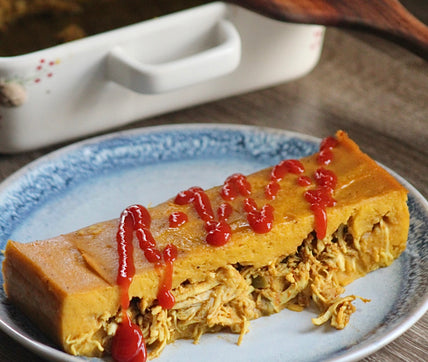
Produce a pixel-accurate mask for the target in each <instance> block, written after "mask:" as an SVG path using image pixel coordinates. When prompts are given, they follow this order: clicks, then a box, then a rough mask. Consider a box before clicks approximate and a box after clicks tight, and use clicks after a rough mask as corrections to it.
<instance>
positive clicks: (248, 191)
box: [3, 131, 409, 360]
mask: <svg viewBox="0 0 428 362" xmlns="http://www.w3.org/2000/svg"><path fill="white" fill-rule="evenodd" d="M406 200H407V191H406V190H405V189H404V188H403V187H402V186H401V185H400V184H399V183H398V182H397V181H396V180H395V179H394V178H393V177H392V176H391V175H390V174H389V173H388V172H386V171H385V170H384V169H383V168H381V167H380V166H379V165H377V163H376V162H375V161H373V160H372V159H370V158H369V157H368V156H367V155H366V154H364V153H362V152H361V151H360V150H359V148H358V146H357V145H356V144H355V143H354V142H353V141H352V140H350V139H349V138H348V136H347V134H346V133H344V132H342V131H339V132H337V134H336V136H335V137H328V138H326V139H324V140H323V142H322V143H321V145H320V150H319V152H317V153H316V154H314V155H312V156H309V157H306V158H303V159H301V160H284V161H282V162H280V163H279V164H277V165H275V166H274V167H271V168H268V169H264V170H261V171H259V172H256V173H254V174H251V175H248V176H244V175H242V174H234V175H231V176H230V177H228V178H227V179H226V180H225V182H224V184H223V185H221V186H218V187H214V188H212V189H209V190H206V191H204V190H202V189H201V188H199V187H191V188H190V189H188V190H184V191H182V192H180V193H178V194H177V195H176V196H175V197H173V198H172V199H170V200H168V201H166V202H165V203H162V204H159V205H157V206H155V207H151V208H146V207H144V206H141V205H138V204H136V205H132V206H130V207H128V208H127V209H125V210H124V211H123V212H122V214H121V216H120V218H119V219H117V220H110V221H106V222H101V223H98V224H95V225H92V226H89V227H86V228H83V229H81V230H78V231H76V232H72V233H69V234H66V235H61V236H58V237H54V238H52V239H48V240H42V241H35V242H32V243H19V242H16V241H9V242H8V244H7V246H6V251H5V261H4V263H3V274H4V281H5V284H4V288H5V291H6V294H7V296H8V298H9V300H10V301H11V302H12V303H14V304H15V305H17V306H18V307H19V308H20V309H21V310H22V311H23V312H24V313H25V314H26V315H27V316H28V317H29V318H31V319H32V320H33V321H34V322H35V323H36V324H37V325H38V326H39V327H40V328H41V329H42V330H43V331H45V332H46V333H47V334H48V335H49V336H50V337H51V338H52V339H53V340H55V341H56V342H57V343H58V344H59V345H60V346H62V348H63V349H64V350H65V351H66V352H68V353H71V354H75V355H84V356H101V355H104V354H110V353H111V354H112V355H113V357H114V358H115V359H116V360H122V359H123V358H124V355H131V356H140V357H141V359H142V360H144V359H145V358H146V357H147V356H148V358H154V357H157V356H159V354H160V353H161V351H162V350H163V349H164V348H165V346H166V345H167V344H168V343H171V342H173V341H174V340H177V339H181V338H188V339H194V340H195V341H198V340H199V339H200V338H201V336H202V335H203V334H204V333H207V332H217V331H220V330H228V331H230V332H233V333H237V334H238V335H239V338H238V343H240V341H241V340H242V338H244V335H245V333H247V332H248V325H249V322H250V321H251V320H253V319H255V318H259V317H262V316H265V315H270V314H274V313H276V312H279V311H280V310H282V309H284V308H289V309H291V310H297V311H300V310H302V309H304V308H305V307H307V306H308V305H309V304H310V303H313V304H315V305H316V306H317V307H318V308H319V311H320V314H319V315H318V316H314V318H313V320H312V321H313V323H314V324H316V325H320V324H324V323H330V325H331V326H333V327H335V328H337V329H342V328H344V327H345V326H346V325H347V324H348V322H349V320H350V316H351V314H352V313H353V312H354V311H355V306H354V305H353V304H352V302H353V301H354V300H355V299H356V298H358V297H357V296H354V295H348V296H343V295H342V294H343V293H344V286H346V285H347V284H348V283H350V282H352V281H353V280H355V279H357V278H359V277H362V276H364V275H365V274H367V273H368V272H371V271H373V270H375V269H377V268H380V267H385V266H388V265H390V264H391V263H392V262H393V261H394V259H396V258H397V257H398V256H399V255H400V253H401V252H402V251H403V250H404V249H405V246H406V240H407V233H408V227H409V213H408V209H407V204H406ZM361 297H364V296H361ZM363 300H364V299H363ZM364 301H366V300H364ZM290 328H292V327H291V326H290Z"/></svg>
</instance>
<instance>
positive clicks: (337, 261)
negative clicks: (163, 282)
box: [74, 220, 390, 359]
mask: <svg viewBox="0 0 428 362" xmlns="http://www.w3.org/2000/svg"><path fill="white" fill-rule="evenodd" d="M373 232H376V233H381V234H382V237H383V240H384V241H383V244H382V245H379V248H378V249H379V250H377V254H378V257H377V258H384V259H385V260H384V261H383V263H384V264H389V263H390V260H389V259H390V257H389V254H388V252H389V250H386V249H388V247H389V241H388V236H389V235H388V227H387V223H386V222H385V221H383V220H381V221H380V222H379V223H378V224H376V225H375V227H374V228H373V230H372V233H373ZM362 239H363V238H362ZM381 240H382V239H381ZM361 241H362V240H358V241H357V240H354V238H353V236H352V234H350V233H349V232H348V227H347V226H346V225H342V226H341V227H340V228H339V229H338V230H337V231H336V232H335V233H334V234H333V235H332V236H331V237H330V238H326V239H324V240H318V239H317V238H316V237H315V235H314V234H313V233H312V234H310V235H309V236H308V237H307V238H306V240H304V242H303V243H302V244H301V246H300V247H299V248H298V250H297V252H296V253H295V254H294V255H291V256H288V257H285V258H279V259H278V260H276V261H274V262H272V263H271V264H269V265H267V266H265V267H262V268H254V267H253V266H243V265H239V264H238V265H228V266H226V267H222V268H220V269H219V270H217V271H216V272H215V273H214V272H213V273H210V274H209V275H208V277H207V279H206V280H205V281H203V282H199V283H191V282H188V281H186V282H185V283H183V284H182V285H180V286H179V287H178V288H176V289H175V290H173V294H174V295H175V297H176V303H175V305H174V307H173V308H172V309H170V310H164V309H162V308H161V307H160V306H158V305H156V304H154V305H147V303H145V302H144V300H142V299H139V298H134V299H133V300H132V302H131V307H130V308H129V311H128V312H129V313H130V314H131V316H132V319H133V321H134V322H135V323H137V324H138V325H139V326H140V327H141V329H142V331H143V334H144V338H145V340H146V344H147V346H148V349H149V358H150V359H152V358H155V357H157V356H159V355H160V353H161V352H162V350H163V348H164V347H165V346H166V344H168V343H171V342H173V341H174V340H176V339H181V338H187V339H193V340H194V341H195V343H197V342H198V340H199V339H200V337H201V336H202V334H204V333H208V332H218V331H220V330H229V331H231V332H233V333H237V334H239V338H238V344H240V343H241V341H242V338H243V336H244V334H245V333H247V331H248V324H249V321H250V320H252V319H255V318H258V317H261V316H264V315H270V314H273V313H277V312H279V311H280V310H282V309H284V308H288V309H291V310H294V311H301V310H303V309H304V308H305V307H307V306H308V305H309V303H310V302H311V301H313V303H314V304H315V305H316V306H317V307H318V308H319V310H320V315H319V316H318V317H316V318H313V319H312V322H313V323H314V324H315V325H321V324H324V323H327V322H328V321H329V322H330V325H331V326H333V327H335V328H337V329H342V328H344V327H345V326H346V325H347V323H348V322H349V318H350V316H351V314H352V313H353V312H354V311H355V306H354V305H353V304H352V302H353V301H354V300H355V299H356V298H360V297H357V296H354V295H350V296H346V297H342V296H341V294H342V293H343V292H344V288H343V286H342V285H341V284H340V282H339V281H338V278H337V275H338V274H337V273H338V272H347V273H353V272H354V273H355V274H358V273H359V272H358V266H357V264H358V260H359V259H360V256H361V255H362V253H364V251H361V250H360V248H361V245H360V243H361ZM381 264H382V260H381V261H380V263H379V265H381ZM360 299H361V300H363V301H364V302H366V301H368V300H366V299H363V298H360ZM120 322H121V319H120V313H118V315H117V316H116V317H112V318H109V319H104V320H103V321H102V322H101V329H102V330H103V332H104V334H105V337H104V342H103V345H104V346H108V344H109V341H110V340H111V338H112V336H113V335H114V334H115V331H116V328H117V324H118V323H120ZM87 337H88V336H86V337H85V339H86V343H88V342H89V341H88V340H87V339H88V338H87ZM74 342H78V341H74ZM80 342H82V341H80ZM103 349H104V348H103V347H101V346H100V350H101V351H102V350H103Z"/></svg>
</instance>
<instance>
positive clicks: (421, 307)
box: [0, 123, 428, 362]
mask: <svg viewBox="0 0 428 362" xmlns="http://www.w3.org/2000/svg"><path fill="white" fill-rule="evenodd" d="M210 129H212V130H216V131H228V130H234V131H242V132H244V133H245V132H252V133H255V132H257V133H263V134H275V135H278V136H286V137H289V138H298V139H299V140H303V141H307V142H310V143H319V142H320V141H321V138H319V137H316V136H312V135H308V134H305V133H300V132H298V131H291V130H286V129H280V128H274V127H265V126H255V125H242V124H233V123H221V124H217V123H184V124H166V125H154V126H147V127H144V126H143V127H138V128H131V129H126V130H119V131H114V132H110V133H106V134H102V135H98V136H94V137H90V138H87V139H82V140H79V141H76V142H74V143H71V144H68V145H65V146H63V147H60V148H58V149H56V150H53V151H51V152H48V153H46V154H44V155H42V156H40V157H38V158H37V159H35V160H32V161H31V162H29V163H28V164H26V165H24V166H23V167H21V168H19V169H18V170H16V171H15V172H13V173H12V174H10V175H9V176H8V177H6V178H5V179H4V180H3V181H1V182H0V195H1V194H2V193H3V192H4V191H5V190H6V189H7V188H8V187H9V186H11V185H13V184H14V183H15V182H17V181H19V179H20V178H22V177H23V176H24V175H26V174H28V173H30V172H32V171H34V170H37V169H38V168H39V167H40V166H41V165H43V164H45V163H49V162H52V161H55V160H59V159H61V157H63V156H64V157H66V156H67V155H68V154H70V153H71V152H74V151H76V150H78V149H81V148H83V147H86V146H90V145H96V144H99V143H101V142H105V141H108V140H112V139H115V138H120V137H131V138H132V137H133V136H137V135H144V134H148V135H149V134H154V133H170V132H173V131H181V132H182V131H186V132H199V131H202V130H204V131H207V130H210ZM363 152H364V151H363ZM379 165H380V166H381V167H383V168H385V169H386V170H387V171H388V172H390V173H391V174H392V175H393V176H394V177H395V178H396V179H397V180H398V181H399V182H400V183H401V184H402V185H403V186H404V187H405V188H406V189H407V190H408V193H409V194H412V196H413V197H414V198H415V200H417V202H418V203H419V204H420V206H421V207H422V208H423V210H424V215H425V216H426V215H428V201H427V199H425V197H424V196H423V195H422V193H421V192H420V191H418V190H417V189H416V188H415V187H414V186H413V185H412V184H411V183H410V182H409V181H407V180H406V179H405V178H404V177H402V176H401V175H400V174H398V173H397V172H395V171H394V170H391V169H390V168H389V167H386V166H384V165H383V164H381V163H379ZM427 311H428V295H427V296H426V297H425V298H422V299H421V300H420V301H419V303H418V304H417V306H416V307H415V308H414V309H413V310H412V311H411V312H410V313H409V314H407V315H405V318H404V319H403V320H402V321H401V322H400V323H399V324H398V325H397V326H394V327H393V328H392V329H391V330H388V331H386V332H385V333H383V334H381V335H379V336H377V337H376V338H375V339H374V340H369V341H364V342H362V344H361V347H357V348H356V349H353V350H351V351H348V352H345V353H341V354H340V355H338V356H336V357H332V358H331V357H330V358H328V357H327V361H330V362H349V361H356V360H359V359H361V358H363V357H365V356H368V355H370V354H372V353H374V352H376V351H378V350H379V349H381V348H382V347H384V346H386V345H387V344H389V343H391V342H392V341H393V340H395V339H396V338H398V337H399V336H400V335H402V334H403V333H405V332H406V331H407V330H408V329H410V328H411V327H412V326H413V325H414V324H415V323H416V322H417V321H418V320H419V319H421V318H422V317H423V316H424V315H425V313H426V312H427ZM0 330H2V331H3V332H4V333H6V334H7V335H8V336H9V337H11V338H13V339H14V340H15V341H17V342H18V343H20V344H21V345H23V346H24V347H26V348H28V349H29V350H30V351H31V352H33V353H35V354H37V355H39V356H41V357H44V358H46V357H48V358H50V359H52V358H54V359H55V360H58V361H78V360H81V358H79V357H76V356H72V355H69V354H67V353H65V352H63V351H61V350H60V349H57V348H54V347H51V346H49V345H46V344H44V343H42V342H39V341H37V340H33V339H31V338H29V337H27V336H25V335H23V334H22V333H20V332H19V331H18V330H16V329H14V328H13V327H12V326H10V325H9V324H7V322H5V321H4V320H3V318H2V316H1V315H0ZM100 360H102V359H100Z"/></svg>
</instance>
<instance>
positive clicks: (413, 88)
mask: <svg viewBox="0 0 428 362" xmlns="http://www.w3.org/2000/svg"><path fill="white" fill-rule="evenodd" d="M403 3H404V4H406V5H408V6H409V7H410V8H411V9H412V10H413V11H414V13H416V14H418V16H419V17H421V19H422V20H424V21H425V22H428V21H427V19H428V5H427V2H426V0H413V1H410V0H409V1H407V2H403ZM179 123H236V124H247V125H257V126H268V127H273V128H278V129H285V130H292V131H297V132H301V133H305V134H309V135H313V136H318V137H324V136H327V135H330V134H333V133H334V132H335V131H336V130H337V129H343V130H346V131H347V132H349V134H350V136H351V137H352V138H353V139H354V140H355V141H356V142H357V143H359V145H360V146H361V148H362V149H363V150H364V151H366V152H367V153H368V154H370V155H371V156H372V157H373V158H375V159H376V160H378V161H380V162H382V163H383V164H384V165H386V166H388V167H390V168H391V169H393V170H395V171H396V172H398V173H399V174H401V175H403V176H405V178H407V180H408V181H410V182H411V183H412V184H413V185H414V186H415V187H416V188H417V189H418V190H419V191H420V192H421V193H422V195H424V197H425V198H427V197H428V63H427V62H424V61H423V60H421V59H419V58H418V57H416V56H414V55H413V54H411V53H408V52H407V51H405V50H403V49H401V48H399V47H397V46H395V45H393V44H391V43H388V42H386V41H384V40H382V39H378V38H376V37H374V36H371V35H367V34H361V33H357V32H353V31H344V30H338V29H333V28H330V29H328V30H327V33H326V39H325V47H324V50H323V54H322V57H321V60H320V62H319V64H318V66H317V67H316V68H315V70H314V71H312V72H311V73H310V74H309V75H307V76H306V77H304V78H301V79H298V80H296V81H293V82H290V83H286V84H282V85H279V86H276V87H272V88H269V89H264V90H260V91H256V92H252V93H249V94H244V95H240V96H236V97H233V98H229V99H224V100H221V101H217V102H213V103H210V104H205V105H200V106H197V107H193V108H191V109H186V110H182V111H178V112H174V113H172V114H167V115H163V116H159V117H156V118H153V119H149V120H142V121H140V122H137V123H134V124H132V125H130V126H128V127H126V128H135V127H142V126H151V125H161V124H179ZM56 148H57V147H50V148H49V149H44V150H38V151H34V152H27V153H23V154H17V155H0V181H1V180H3V179H5V178H6V177H7V176H9V175H10V174H12V173H13V172H14V171H16V170H18V169H19V168H21V167H22V166H24V165H25V164H27V163H28V162H30V161H32V160H34V159H36V158H38V157H40V156H42V155H44V154H46V153H48V152H50V151H52V150H54V149H56ZM427 277H428V276H427ZM0 361H41V359H40V358H38V357H36V356H35V355H33V354H32V353H30V352H28V351H27V350H25V349H24V348H23V347H21V346H20V345H19V344H18V343H16V342H14V341H13V340H12V339H10V338H9V337H8V336H7V335H5V334H4V333H2V332H0ZM363 361H367V362H368V361H412V362H414V361H428V314H425V316H424V317H423V318H422V319H421V320H419V322H417V323H416V324H415V325H414V326H413V327H412V328H411V329H410V330H408V331H407V332H406V333H404V334H403V335H402V336H400V337H399V338H397V339H396V340H395V341H393V342H392V343H390V344H389V345H387V346H386V347H383V348H382V349H380V350H379V351H377V352H376V353H374V354H372V355H371V356H368V357H366V358H365V359H364V360H363Z"/></svg>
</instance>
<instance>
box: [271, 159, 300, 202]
mask: <svg viewBox="0 0 428 362" xmlns="http://www.w3.org/2000/svg"><path fill="white" fill-rule="evenodd" d="M303 172H305V167H304V166H303V164H302V163H301V162H300V161H298V160H283V161H281V162H280V163H279V164H277V165H276V166H274V167H273V168H272V171H271V176H270V179H271V181H270V182H269V184H268V185H267V186H266V188H265V196H266V198H267V199H269V200H273V199H274V198H275V196H276V195H277V193H278V191H279V189H280V188H281V186H280V185H279V182H280V181H281V180H282V179H283V178H284V177H285V175H286V174H287V173H293V174H295V175H299V174H301V173H303Z"/></svg>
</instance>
